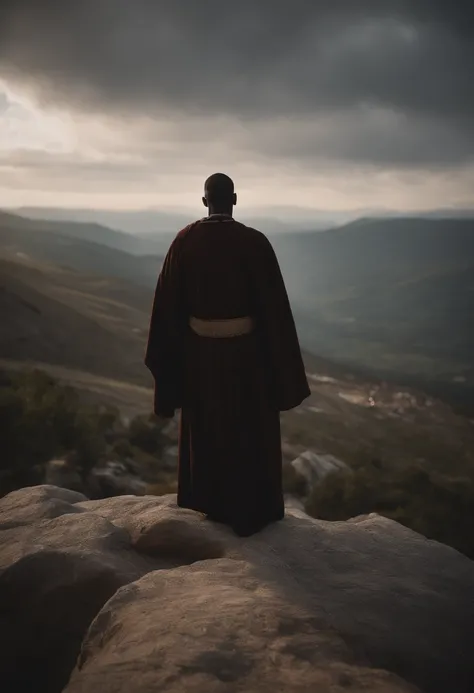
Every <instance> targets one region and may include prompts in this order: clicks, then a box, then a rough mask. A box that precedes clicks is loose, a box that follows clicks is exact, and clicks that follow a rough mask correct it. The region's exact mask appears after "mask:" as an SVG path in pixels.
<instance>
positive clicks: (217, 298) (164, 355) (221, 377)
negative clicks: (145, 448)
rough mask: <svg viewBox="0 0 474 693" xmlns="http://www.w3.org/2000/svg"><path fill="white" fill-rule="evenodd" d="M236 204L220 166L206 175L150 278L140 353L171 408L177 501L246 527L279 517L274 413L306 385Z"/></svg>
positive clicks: (285, 320)
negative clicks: (153, 282)
mask: <svg viewBox="0 0 474 693" xmlns="http://www.w3.org/2000/svg"><path fill="white" fill-rule="evenodd" d="M236 202H237V197H236V195H235V193H234V184H233V182H232V180H231V179H230V178H229V177H228V176H226V175H224V174H222V173H216V174H214V175H213V176H211V177H210V178H208V179H207V181H206V183H205V188H204V197H203V203H204V206H205V207H207V208H208V212H209V214H208V216H207V217H206V218H204V219H201V220H200V221H197V222H194V223H192V224H190V225H189V226H187V227H186V228H184V229H183V230H182V231H180V232H179V233H178V235H177V236H176V238H175V239H174V241H173V242H172V244H171V247H170V249H169V251H168V253H167V255H166V258H165V261H164V264H163V267H162V270H161V273H160V276H159V278H158V283H157V287H156V292H155V299H154V304H153V312H152V316H151V322H150V331H149V336H148V346H147V351H146V358H145V363H146V365H147V367H148V368H149V370H150V371H151V373H152V375H153V378H154V381H155V400H154V411H155V414H156V415H157V416H161V417H166V418H171V417H173V416H174V414H175V411H176V410H177V409H181V425H180V440H179V471H178V505H179V506H180V507H183V508H191V509H192V510H197V511H199V512H201V513H204V514H206V515H207V517H208V518H209V519H211V520H214V521H217V522H222V523H225V524H227V525H229V526H231V527H232V528H233V530H234V532H236V533H237V534H238V535H240V536H250V535H251V534H254V533H255V532H258V531H259V530H260V529H262V528H263V527H264V526H265V525H267V524H269V523H270V522H273V521H276V520H281V519H282V518H283V516H284V503H283V491H282V453H281V437H280V412H281V411H285V410H288V409H292V408H293V407H296V406H298V405H299V404H301V402H302V401H303V400H304V399H305V398H306V397H308V396H309V394H310V390H309V387H308V382H307V379H306V374H305V369H304V365H303V360H302V356H301V351H300V346H299V343H298V337H297V333H296V328H295V323H294V320H293V315H292V312H291V308H290V304H289V301H288V296H287V292H286V289H285V285H284V282H283V278H282V275H281V272H280V268H279V265H278V261H277V258H276V255H275V253H274V251H273V248H272V246H271V244H270V242H269V241H268V239H267V238H266V237H265V236H264V235H263V234H262V233H260V232H259V231H256V230H255V229H252V228H249V227H247V226H244V225H243V224H241V223H239V222H237V221H235V219H233V217H232V213H233V207H234V205H235V204H236Z"/></svg>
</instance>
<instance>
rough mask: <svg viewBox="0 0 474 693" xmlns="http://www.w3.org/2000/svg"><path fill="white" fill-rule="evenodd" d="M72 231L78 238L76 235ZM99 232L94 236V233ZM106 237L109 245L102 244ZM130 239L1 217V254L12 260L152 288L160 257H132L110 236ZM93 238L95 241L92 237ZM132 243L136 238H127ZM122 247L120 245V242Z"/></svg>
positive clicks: (85, 228) (84, 227)
mask: <svg viewBox="0 0 474 693" xmlns="http://www.w3.org/2000/svg"><path fill="white" fill-rule="evenodd" d="M71 229H74V232H75V233H77V235H73V233H72V231H71ZM97 229H99V231H100V232H98V233H97V234H96V236H94V233H93V232H94V231H95V230H97ZM104 235H107V237H108V238H109V243H110V244H109V245H105V244H104V243H102V242H100V239H102V240H104ZM114 235H116V236H117V237H118V238H119V239H121V238H122V236H123V237H127V234H121V233H118V232H115V231H112V230H111V229H104V228H102V227H100V228H99V227H97V228H96V229H94V228H93V227H91V226H90V225H88V224H73V225H69V226H68V224H62V223H59V222H58V223H57V224H52V223H51V222H48V223H47V224H46V223H43V222H41V221H32V220H29V219H24V218H22V217H18V216H15V215H11V214H5V213H1V214H0V251H1V253H2V255H3V256H4V257H8V258H10V259H12V260H14V259H18V258H32V259H34V260H36V261H40V262H42V263H47V264H52V265H56V266H59V267H65V268H70V269H74V270H76V271H78V272H82V273H84V274H91V275H92V274H97V275H99V276H102V277H116V278H120V279H125V280H127V281H130V282H134V283H136V284H140V285H142V286H147V287H152V286H154V285H155V284H156V279H157V275H158V272H159V269H160V266H161V263H162V260H163V259H162V257H160V256H158V255H141V256H138V255H133V254H131V253H129V252H125V251H124V250H119V249H117V248H116V247H114V246H113V244H112V241H110V237H111V236H112V237H113V236H114ZM90 236H92V237H93V240H92V239H91V238H90ZM127 238H130V239H132V240H133V238H132V237H131V236H130V237H127ZM119 244H120V243H119Z"/></svg>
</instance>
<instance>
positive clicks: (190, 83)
mask: <svg viewBox="0 0 474 693" xmlns="http://www.w3.org/2000/svg"><path fill="white" fill-rule="evenodd" d="M473 34H474V3H473V2H472V0H466V1H465V2H464V1H461V0H325V1H323V0H240V1H239V0H232V1H231V0H69V1H68V2H57V1H56V0H1V2H0V205H2V206H8V207H11V206H17V205H46V206H73V207H89V208H91V207H95V208H99V207H100V208H111V209H112V208H113V209H120V208H144V207H150V206H157V207H160V206H164V207H173V208H178V207H180V206H183V207H185V208H188V209H191V208H196V209H199V207H198V204H199V199H200V195H201V189H202V183H203V181H204V179H205V178H206V177H207V176H208V175H209V174H210V173H213V172H214V171H224V172H226V173H228V174H229V175H231V176H233V177H234V179H235V182H236V186H237V191H238V193H239V194H240V201H241V204H242V208H243V209H244V208H250V207H252V208H256V207H269V206H273V205H286V206H290V207H291V206H300V207H307V208H314V209H324V210H328V209H334V210H346V209H357V208H389V209H395V210H417V209H432V208H439V207H450V206H459V207H472V206H474V36H473Z"/></svg>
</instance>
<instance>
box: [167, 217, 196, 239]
mask: <svg viewBox="0 0 474 693" xmlns="http://www.w3.org/2000/svg"><path fill="white" fill-rule="evenodd" d="M201 221H202V219H198V220H197V221H192V222H191V223H190V224H188V225H187V226H185V227H184V228H183V229H181V231H178V234H177V235H176V237H175V239H174V240H175V241H176V242H178V243H180V241H181V240H184V239H185V238H186V237H187V236H189V234H190V233H191V231H192V230H193V229H194V228H196V227H197V226H199V224H200V223H201Z"/></svg>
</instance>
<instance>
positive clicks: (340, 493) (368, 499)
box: [306, 463, 474, 558]
mask: <svg viewBox="0 0 474 693" xmlns="http://www.w3.org/2000/svg"><path fill="white" fill-rule="evenodd" d="M306 511H307V512H308V514H310V515H312V516H313V517H317V518H320V519H323V520H347V519H349V518H350V517H355V516H357V515H365V514H368V513H371V512H375V513H378V514H380V515H384V516H385V517H389V518H391V519H393V520H396V521H397V522H400V523H401V524H403V525H405V526H406V527H409V528H410V529H413V530H414V531H416V532H419V533H420V534H423V535H424V536H426V537H428V538H429V539H435V540H437V541H441V542H443V543H445V544H448V545H449V546H452V547H454V548H456V549H457V550H459V551H461V552H462V553H464V554H466V555H467V556H469V557H470V558H474V535H473V533H472V527H473V524H474V479H473V478H472V477H466V478H453V477H451V476H449V475H443V474H439V473H435V472H433V471H431V470H429V469H427V468H426V467H422V466H416V465H413V466H410V467H407V466H405V467H399V468H397V469H393V468H392V469H390V468H388V467H387V466H383V465H380V464H378V465H375V464H372V463H369V464H367V465H364V466H361V467H360V468H358V469H355V470H354V472H353V473H342V472H341V473H337V474H332V475H329V476H328V477H326V479H324V480H323V481H322V482H321V483H320V484H319V485H318V486H317V487H316V488H315V489H314V490H313V492H312V494H311V496H310V497H309V499H308V501H307V504H306Z"/></svg>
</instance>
